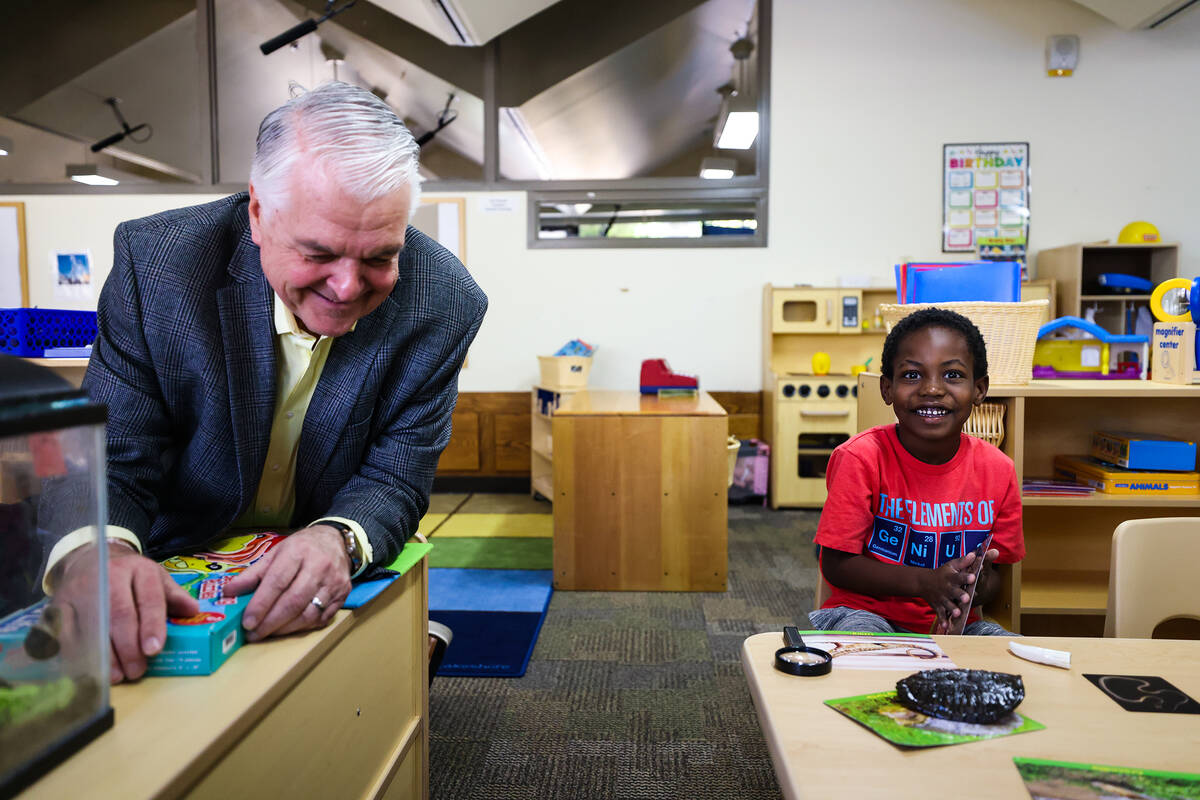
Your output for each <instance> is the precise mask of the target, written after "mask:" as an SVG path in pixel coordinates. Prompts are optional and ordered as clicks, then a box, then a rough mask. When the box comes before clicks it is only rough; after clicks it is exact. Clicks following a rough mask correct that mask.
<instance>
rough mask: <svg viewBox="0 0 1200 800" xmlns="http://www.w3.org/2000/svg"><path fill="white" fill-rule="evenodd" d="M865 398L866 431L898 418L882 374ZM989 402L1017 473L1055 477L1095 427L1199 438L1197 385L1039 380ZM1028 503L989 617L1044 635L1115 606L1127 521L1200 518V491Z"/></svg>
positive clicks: (997, 392) (992, 392)
mask: <svg viewBox="0 0 1200 800" xmlns="http://www.w3.org/2000/svg"><path fill="white" fill-rule="evenodd" d="M858 398H859V399H858V405H859V409H858V419H859V426H860V428H866V427H870V426H871V425H876V424H881V423H883V422H886V421H889V420H890V421H894V420H895V416H894V415H893V414H892V413H891V409H890V408H888V407H887V406H885V405H883V401H882V400H881V399H880V396H879V376H878V375H876V374H871V373H867V374H863V375H860V376H859V384H858ZM987 400H988V402H989V403H1000V404H1003V405H1004V407H1005V412H1004V433H1005V435H1004V441H1003V442H1001V449H1002V450H1003V451H1004V452H1005V453H1006V454H1007V455H1008V456H1009V458H1011V459H1012V460H1013V463H1014V464H1015V465H1016V470H1017V478H1018V479H1024V478H1027V477H1042V478H1045V477H1051V476H1052V475H1053V472H1054V467H1053V464H1054V456H1056V455H1059V454H1064V455H1073V454H1075V455H1077V454H1086V453H1087V452H1088V450H1089V449H1090V445H1091V435H1092V432H1093V431H1097V430H1106V429H1107V430H1136V431H1138V432H1141V433H1147V434H1159V435H1163V436H1175V437H1179V438H1183V439H1188V440H1190V441H1198V440H1200V414H1197V413H1196V409H1197V408H1200V386H1188V385H1184V386H1175V385H1172V384H1166V383H1155V382H1153V381H1124V380H1078V381H1076V380H1044V381H1043V380H1039V381H1033V382H1032V383H1030V384H1028V385H1025V386H1003V385H993V386H992V387H991V388H990V389H989V390H988V396H987ZM1021 506H1022V509H1023V512H1024V515H1023V516H1024V531H1025V549H1026V556H1025V560H1024V561H1023V562H1022V563H1020V564H1015V565H1013V566H1012V567H1011V568H1009V570H1008V573H1009V575H1008V580H1007V581H1006V585H1005V592H1004V597H1003V599H1002V601H1000V602H998V603H994V604H993V606H994V607H990V608H988V609H987V611H988V614H989V615H990V616H992V617H993V618H995V619H996V620H997V621H999V622H1000V623H1001V624H1003V625H1005V627H1007V628H1009V630H1012V631H1016V632H1018V633H1020V632H1022V626H1023V624H1024V623H1029V622H1033V623H1034V626H1033V627H1034V628H1036V629H1037V633H1047V634H1048V633H1051V632H1055V633H1057V634H1059V635H1067V636H1070V635H1090V634H1091V629H1090V627H1087V626H1090V625H1092V623H1090V622H1089V621H1087V620H1086V619H1084V618H1087V617H1095V616H1101V617H1102V616H1103V615H1104V613H1105V610H1106V608H1107V605H1108V567H1109V559H1110V555H1111V550H1112V535H1113V530H1115V529H1116V527H1117V525H1119V524H1120V523H1121V522H1124V521H1125V520H1127V519H1140V518H1147V517H1193V516H1200V495H1195V496H1173V497H1153V496H1145V495H1110V494H1103V493H1099V492H1097V493H1096V494H1094V495H1091V496H1084V497H1024V496H1023V497H1022V498H1021ZM1022 618H1025V619H1024V623H1023V621H1022ZM1025 627H1027V628H1028V627H1029V626H1028V625H1026V626H1025ZM1026 632H1028V631H1026ZM1096 635H1099V634H1096Z"/></svg>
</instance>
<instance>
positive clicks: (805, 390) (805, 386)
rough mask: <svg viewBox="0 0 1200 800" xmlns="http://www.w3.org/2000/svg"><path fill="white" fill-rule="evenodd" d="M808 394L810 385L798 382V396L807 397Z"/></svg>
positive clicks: (810, 392)
mask: <svg viewBox="0 0 1200 800" xmlns="http://www.w3.org/2000/svg"><path fill="white" fill-rule="evenodd" d="M810 394H812V387H811V386H809V385H808V384H807V383H802V384H800V396H801V397H808V396H809V395H810Z"/></svg>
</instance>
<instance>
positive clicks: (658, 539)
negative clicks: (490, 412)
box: [553, 391, 729, 592]
mask: <svg viewBox="0 0 1200 800" xmlns="http://www.w3.org/2000/svg"><path fill="white" fill-rule="evenodd" d="M728 432H729V418H728V416H727V415H726V413H725V409H723V408H721V406H720V404H718V403H717V402H716V401H715V400H713V399H712V397H710V396H709V395H708V394H707V393H705V392H700V393H699V395H698V396H696V397H670V398H659V397H657V396H656V395H642V394H638V393H637V392H614V391H586V392H578V393H577V394H574V395H572V396H571V397H569V398H567V399H565V400H564V401H563V403H562V405H560V406H559V407H558V410H556V411H555V412H554V417H553V439H554V490H553V491H554V588H556V589H587V590H601V591H603V590H611V589H616V590H634V591H693V592H721V591H724V590H725V575H726V566H727V544H726V538H727V529H728V521H727V516H728V507H727V504H728V496H727V491H728V485H727V484H728V470H729V461H728V451H727V450H726V439H727V437H728Z"/></svg>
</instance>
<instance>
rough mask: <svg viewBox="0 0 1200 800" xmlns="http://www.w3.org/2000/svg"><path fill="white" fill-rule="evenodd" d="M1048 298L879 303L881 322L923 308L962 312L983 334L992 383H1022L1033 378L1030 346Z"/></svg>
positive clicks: (893, 321)
mask: <svg viewBox="0 0 1200 800" xmlns="http://www.w3.org/2000/svg"><path fill="white" fill-rule="evenodd" d="M1049 305H1050V301H1049V300H1024V301H1022V302H1019V303H990V302H983V301H972V302H956V303H907V304H904V305H896V304H894V303H884V304H881V305H880V306H879V315H880V316H881V317H883V325H884V327H885V328H886V329H887V330H888V331H891V329H892V326H893V325H895V324H896V323H897V322H899V321H900V320H902V319H904V318H905V317H907V316H908V315H909V314H911V313H913V312H914V311H918V310H920V309H922V308H944V309H946V310H947V311H955V312H958V313H959V314H962V315H963V316H964V317H966V318H967V319H969V320H971V322H974V323H975V327H977V328H979V332H980V333H981V334H983V341H984V343H985V344H986V345H987V357H988V375H989V376H990V377H991V382H992V383H993V384H1009V385H1013V384H1016V385H1021V384H1026V383H1029V381H1030V380H1031V379H1032V378H1033V348H1034V346H1035V345H1036V344H1037V333H1038V328H1040V327H1041V323H1042V317H1043V316H1045V313H1046V309H1047V307H1048V306H1049Z"/></svg>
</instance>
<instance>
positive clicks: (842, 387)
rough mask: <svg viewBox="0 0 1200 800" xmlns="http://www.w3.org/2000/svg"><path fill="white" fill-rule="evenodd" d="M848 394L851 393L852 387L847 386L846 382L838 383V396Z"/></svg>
mask: <svg viewBox="0 0 1200 800" xmlns="http://www.w3.org/2000/svg"><path fill="white" fill-rule="evenodd" d="M848 394H850V388H849V387H848V386H846V384H844V383H842V384H838V387H837V396H838V397H845V396H846V395H848Z"/></svg>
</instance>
